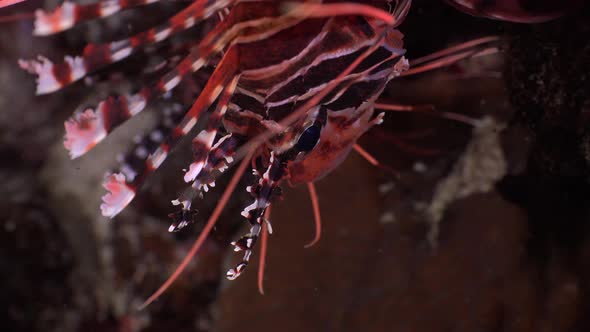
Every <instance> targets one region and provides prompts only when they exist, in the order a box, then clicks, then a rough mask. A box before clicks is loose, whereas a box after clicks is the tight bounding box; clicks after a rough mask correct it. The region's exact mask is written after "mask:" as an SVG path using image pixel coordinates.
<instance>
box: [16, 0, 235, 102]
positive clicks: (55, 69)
mask: <svg viewBox="0 0 590 332" xmlns="http://www.w3.org/2000/svg"><path fill="white" fill-rule="evenodd" d="M234 1H235V0H219V1H211V0H197V1H195V2H194V3H193V4H192V5H190V6H188V7H187V8H185V9H183V10H182V11H180V12H179V13H178V14H176V15H174V16H173V17H172V18H170V19H169V20H168V21H167V22H166V23H164V24H161V25H159V26H157V27H155V28H151V29H149V30H146V31H143V32H140V33H138V34H136V35H134V36H132V37H129V38H125V39H121V40H117V41H114V42H110V43H104V44H88V45H87V46H86V47H85V48H84V51H83V52H82V55H80V56H71V55H67V56H65V57H64V61H63V62H59V63H53V62H51V61H50V60H49V59H47V58H45V57H43V56H39V57H38V58H37V59H36V60H19V65H20V66H21V67H22V68H23V69H25V70H27V71H29V72H30V73H32V74H35V75H37V76H38V78H37V94H38V95H42V94H47V93H52V92H55V91H58V90H59V89H62V88H63V87H65V86H67V85H69V84H72V83H74V82H76V81H78V80H80V79H81V78H83V77H84V76H86V75H87V74H89V73H91V72H94V71H97V70H99V69H101V68H103V67H105V66H107V65H109V64H112V63H115V62H118V61H121V60H122V59H125V58H127V57H129V56H130V55H132V54H133V53H134V52H137V50H139V49H140V48H141V47H144V46H146V45H150V44H155V43H159V42H161V41H163V40H165V39H167V38H169V37H170V36H172V35H173V34H176V33H178V32H181V31H184V30H186V29H189V28H191V27H193V26H194V25H195V24H196V23H197V22H199V21H202V20H204V19H207V18H209V17H210V16H211V15H213V14H214V13H216V12H218V11H219V10H221V9H223V8H225V7H226V6H228V5H230V4H231V3H232V2H234ZM223 28H225V27H224V26H223V24H221V25H219V26H217V27H216V28H215V29H214V30H213V31H212V32H215V34H219V32H220V31H223V30H222V29H223Z"/></svg>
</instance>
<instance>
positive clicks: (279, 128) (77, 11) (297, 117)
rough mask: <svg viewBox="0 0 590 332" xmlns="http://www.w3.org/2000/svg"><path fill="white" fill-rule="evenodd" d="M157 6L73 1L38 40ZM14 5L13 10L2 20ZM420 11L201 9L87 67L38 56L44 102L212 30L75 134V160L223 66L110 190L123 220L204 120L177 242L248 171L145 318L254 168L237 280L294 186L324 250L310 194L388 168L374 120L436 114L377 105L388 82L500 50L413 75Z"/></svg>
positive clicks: (474, 50) (379, 7)
mask: <svg viewBox="0 0 590 332" xmlns="http://www.w3.org/2000/svg"><path fill="white" fill-rule="evenodd" d="M157 1H158V0H97V2H94V3H91V4H85V5H81V4H76V3H74V2H70V1H66V2H64V3H62V4H61V5H60V6H59V7H58V8H57V9H55V10H53V11H52V12H45V11H42V10H38V11H37V12H36V13H35V16H36V17H35V26H34V34H35V35H39V36H44V35H51V34H56V33H59V32H62V31H65V30H68V29H71V28H74V27H76V26H77V25H78V24H80V23H83V22H85V21H88V20H92V19H99V18H105V17H107V16H111V15H114V14H116V13H118V12H121V11H123V10H127V9H131V8H134V7H138V6H145V5H149V4H152V3H154V2H157ZM16 2H18V1H14V0H3V1H1V2H0V7H1V6H2V4H3V5H9V4H12V3H16ZM410 7H411V0H397V1H391V0H389V1H384V0H365V1H336V0H324V1H320V0H306V1H303V0H301V1H281V0H192V1H187V4H186V7H185V8H184V9H182V10H180V11H179V12H178V13H177V14H175V15H174V16H172V17H171V18H170V19H168V21H166V22H165V23H163V24H160V25H158V26H155V27H152V28H150V29H148V30H145V31H142V32H140V33H137V34H135V35H132V36H131V37H127V38H123V39H119V40H116V41H112V42H109V43H102V44H88V45H87V46H86V47H85V48H84V51H83V52H82V54H80V55H73V56H69V55H68V56H65V57H64V59H63V61H60V62H52V61H50V60H49V59H47V58H45V57H42V56H39V57H38V59H36V60H28V61H24V60H21V61H20V66H21V67H22V68H24V69H26V70H28V71H29V72H31V73H32V74H35V75H36V76H37V94H48V93H52V92H55V91H57V90H60V89H63V88H65V87H67V86H68V85H70V84H72V83H74V82H76V81H79V80H81V79H83V78H84V77H86V76H87V75H89V74H91V73H94V72H96V71H100V70H102V69H104V68H106V67H107V66H109V65H110V64H113V63H116V62H118V61H121V60H123V59H125V58H128V57H130V56H132V55H133V54H135V53H137V51H138V50H141V49H144V48H145V47H148V46H152V45H155V44H157V43H160V42H162V41H164V40H167V39H169V38H171V37H172V36H174V35H176V34H179V33H181V32H183V31H185V30H187V29H190V28H191V27H193V26H195V25H196V24H198V23H199V22H203V21H211V22H213V23H214V25H213V28H212V29H211V30H210V31H208V32H207V33H206V34H205V35H204V37H203V38H197V39H196V40H193V41H192V42H191V44H190V45H189V46H190V47H189V49H190V51H189V52H187V54H185V56H184V57H183V58H182V59H181V60H179V61H177V62H176V63H174V66H173V68H171V69H170V70H169V71H168V72H167V73H166V74H165V75H163V76H162V77H161V78H160V79H159V80H157V81H155V82H153V83H149V84H146V85H144V86H143V87H141V88H140V89H139V90H138V91H137V92H135V93H130V94H127V95H112V96H109V97H108V98H105V99H104V100H102V101H100V102H99V103H98V104H97V105H96V106H95V107H88V108H86V109H84V110H83V111H82V112H79V113H77V114H75V115H74V116H73V117H72V118H71V119H69V120H68V121H67V122H66V123H65V129H66V134H65V143H64V145H65V147H66V148H67V149H68V151H69V154H70V156H71V157H72V158H77V157H79V156H81V155H83V154H85V153H87V152H88V151H89V150H91V149H92V148H93V147H94V146H96V145H97V144H99V143H100V142H101V141H102V140H103V139H104V138H105V137H106V136H107V135H109V133H111V132H112V131H113V130H115V129H116V128H117V127H118V126H120V125H122V124H123V123H124V122H125V121H126V120H128V119H130V118H131V117H133V116H135V115H137V114H139V113H141V112H142V111H143V110H144V109H146V106H147V105H148V104H150V103H152V102H154V101H155V100H156V99H158V98H161V97H162V96H164V95H166V94H169V93H170V92H171V91H173V90H174V89H177V88H181V87H182V86H183V85H185V84H188V83H187V82H188V81H189V80H188V79H187V78H190V77H191V75H193V74H194V73H198V72H203V71H204V68H205V67H206V66H209V67H214V70H213V71H212V73H210V75H209V76H208V79H207V82H206V84H205V85H204V87H203V88H202V90H201V91H200V93H199V95H198V98H196V100H194V103H193V104H192V106H190V107H187V109H185V110H183V111H182V112H181V114H180V115H179V114H178V112H176V113H175V112H169V113H166V114H164V115H163V116H162V117H161V121H160V123H159V125H158V126H157V127H156V128H155V129H154V130H153V131H152V132H151V133H149V134H148V135H146V136H145V137H144V138H143V139H142V140H141V142H140V144H138V145H137V146H136V148H135V149H134V150H132V151H131V152H130V153H129V154H128V155H126V156H125V157H124V158H123V159H122V163H121V165H120V167H119V170H118V171H117V172H113V173H112V174H108V175H107V176H106V177H105V182H104V187H105V188H106V189H107V191H108V193H107V194H106V195H104V196H103V203H102V205H101V210H102V214H103V215H104V216H106V217H109V218H113V217H115V216H116V215H117V214H118V213H119V212H121V211H122V210H123V209H124V208H125V207H126V206H127V205H128V204H129V203H130V202H131V201H132V200H133V198H134V197H135V195H136V192H137V191H138V189H139V188H140V187H141V186H142V184H143V183H144V182H145V180H146V178H147V177H148V176H149V175H150V174H152V173H153V172H155V171H156V170H157V169H158V168H159V167H160V166H161V165H162V163H164V161H165V160H166V158H168V156H169V154H170V153H171V152H172V150H173V149H174V147H175V146H176V145H177V144H178V143H179V141H180V140H181V139H182V138H183V137H185V136H187V135H190V133H191V131H192V129H193V128H194V127H195V125H196V124H197V121H198V120H199V119H200V118H201V117H203V115H204V114H205V113H208V120H207V123H206V127H205V129H204V130H202V131H201V132H199V133H198V134H197V135H196V136H194V138H193V139H192V156H193V162H192V163H191V164H190V166H189V167H188V169H187V170H186V173H185V174H184V180H185V181H186V182H187V183H189V184H190V185H189V187H188V188H187V189H186V190H185V191H184V192H183V193H181V194H180V196H179V197H178V198H177V199H175V200H173V201H172V203H173V204H174V205H175V206H178V209H179V210H178V211H177V212H176V213H173V214H172V215H171V216H172V218H173V222H172V224H171V226H170V228H169V231H170V232H176V231H179V230H180V229H182V228H184V227H185V226H187V225H188V224H189V223H190V222H191V221H192V220H193V216H194V213H195V212H194V210H193V208H192V207H193V200H194V199H195V198H196V197H197V196H199V195H202V194H203V192H207V191H208V190H209V188H210V187H214V186H215V180H216V179H217V178H218V177H219V176H220V174H222V173H223V172H224V171H225V170H226V169H228V168H229V167H231V166H232V165H234V164H237V163H238V161H239V165H238V166H237V169H236V171H235V173H234V175H233V178H232V179H231V181H230V182H229V184H228V185H227V187H226V188H225V191H224V193H223V196H222V198H221V199H220V200H219V202H218V204H217V206H216V208H215V210H214V211H213V213H212V215H211V216H210V217H209V220H208V221H207V223H206V225H205V227H204V229H203V230H202V232H201V233H200V235H199V236H198V239H197V240H196V241H195V243H194V245H193V247H192V248H191V250H190V252H189V253H188V255H187V256H186V257H185V259H184V260H183V261H182V263H181V264H180V265H179V267H178V268H177V269H176V271H175V272H174V273H173V275H172V276H170V278H169V279H168V280H167V281H166V282H165V283H164V284H163V285H162V286H161V288H160V289H159V290H158V291H157V292H156V293H155V294H154V295H152V296H151V297H150V298H149V299H148V300H147V301H146V302H145V303H144V305H143V306H146V305H148V304H149V303H151V302H152V301H153V300H154V299H156V298H157V297H158V296H159V295H160V294H162V292H163V291H164V290H165V289H166V288H167V287H169V286H170V284H171V283H172V282H173V281H174V280H175V279H176V278H177V277H178V276H179V274H180V273H181V271H182V270H183V269H184V268H185V267H186V265H187V264H188V262H189V261H190V259H191V258H192V257H193V256H194V255H195V253H196V252H197V250H199V247H200V246H201V245H202V244H203V242H204V240H205V238H206V237H207V236H208V234H209V233H210V232H211V230H212V228H213V226H214V225H215V223H216V221H217V219H218V217H219V215H220V212H221V210H222V209H223V207H224V205H225V204H226V202H227V201H228V199H229V196H230V195H231V193H232V192H233V191H234V189H235V187H236V185H237V183H238V180H239V179H240V177H241V176H242V175H243V174H244V172H245V171H246V170H247V169H249V168H250V169H251V170H252V172H253V174H254V176H255V177H256V182H255V183H254V184H252V185H251V186H249V187H247V188H246V190H247V191H248V192H249V193H250V194H251V195H252V197H253V202H252V203H251V204H250V205H248V206H247V207H245V208H244V210H243V212H242V216H243V217H244V218H245V219H246V220H247V221H248V223H249V226H250V229H249V232H248V233H247V234H246V235H244V236H242V237H241V238H240V239H239V240H237V241H235V242H232V245H233V246H234V250H235V251H238V252H243V258H242V260H241V262H240V263H239V264H237V265H236V266H235V267H234V268H232V269H230V270H229V271H228V272H227V278H228V279H230V280H233V279H236V278H237V277H238V276H240V274H242V273H243V272H244V269H245V268H246V266H247V265H248V262H249V261H250V258H251V254H252V250H253V248H254V246H255V244H256V243H257V241H258V238H259V237H261V238H262V241H261V242H263V245H262V247H263V250H262V252H261V259H264V248H265V241H266V235H267V233H271V227H270V226H271V225H270V221H269V219H268V217H269V211H270V206H271V204H272V201H273V199H274V198H275V197H276V196H279V195H280V187H279V186H280V184H281V183H282V182H283V181H284V180H287V181H288V182H289V183H290V184H292V185H297V184H303V183H305V184H307V186H308V188H309V191H310V194H311V197H312V201H313V206H314V212H315V213H314V215H315V217H316V218H315V219H316V237H315V238H314V240H313V241H312V243H310V245H312V244H314V243H315V242H317V240H318V239H319V236H320V230H321V228H320V217H319V207H318V205H317V199H316V193H315V188H314V184H313V182H314V181H316V180H318V179H320V178H322V177H323V176H325V175H326V174H328V173H329V172H330V171H331V170H333V169H334V168H336V167H337V166H338V165H339V164H340V163H341V162H342V161H343V160H344V159H345V158H346V156H347V155H348V154H349V152H350V151H351V150H355V151H357V152H358V153H360V154H361V155H362V156H364V157H365V158H366V159H367V160H368V161H369V162H371V163H372V164H374V165H376V166H379V165H380V164H379V162H378V161H377V160H376V159H375V158H374V157H373V156H371V155H370V154H368V153H367V152H366V151H365V150H364V149H363V148H362V147H360V146H359V145H357V144H356V141H357V140H358V139H359V137H360V136H361V135H363V134H364V133H365V132H366V131H367V130H369V129H370V128H371V127H373V126H375V125H378V124H380V123H381V122H382V119H383V116H384V113H383V112H377V111H376V110H377V109H382V110H390V111H416V112H423V111H425V112H430V113H432V112H433V110H423V109H419V108H413V107H412V106H406V105H393V104H384V103H379V102H378V98H379V96H380V95H381V94H382V92H383V91H384V89H385V87H386V85H387V83H388V82H389V81H391V80H392V79H394V78H396V77H400V76H405V75H410V74H416V73H420V72H424V71H428V70H431V69H435V68H439V67H442V66H446V65H449V64H451V63H455V62H457V61H459V60H462V59H465V58H468V57H472V56H476V55H479V54H483V53H485V52H487V51H489V50H490V48H492V49H494V46H493V44H494V43H495V42H497V40H498V38H496V37H486V38H480V39H477V40H474V41H470V42H467V43H464V44H460V45H458V46H455V47H452V48H449V49H446V50H443V51H439V52H437V53H434V54H431V55H429V56H426V57H424V58H420V59H416V60H414V61H412V62H409V61H408V60H407V59H406V58H405V57H404V54H405V49H404V43H403V35H402V33H401V32H400V31H399V30H398V29H397V28H398V26H399V25H400V24H401V23H402V22H403V20H404V18H405V17H406V15H407V13H408V11H409V9H410ZM440 114H441V116H444V114H442V113H440ZM455 119H457V117H455ZM465 121H467V122H469V121H468V120H465ZM469 123H470V122H469Z"/></svg>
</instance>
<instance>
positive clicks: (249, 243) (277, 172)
mask: <svg viewBox="0 0 590 332" xmlns="http://www.w3.org/2000/svg"><path fill="white" fill-rule="evenodd" d="M286 168H287V164H286V163H284V162H282V161H281V159H280V158H278V157H277V156H276V155H275V153H274V151H271V153H270V160H269V162H268V168H267V169H266V171H265V172H264V173H263V174H260V173H259V172H258V171H256V170H255V171H254V175H256V176H257V177H258V182H257V183H256V184H255V185H253V186H248V187H247V188H246V190H247V191H248V192H250V194H252V196H253V197H254V202H253V203H252V204H250V205H249V206H247V207H246V208H244V211H242V216H243V217H244V218H246V219H247V220H248V222H249V223H250V232H248V234H246V235H244V236H242V237H241V238H240V239H239V240H237V241H234V242H232V245H233V246H234V251H236V252H238V251H243V252H244V256H243V258H242V261H241V262H240V263H238V264H237V265H236V266H235V267H234V268H232V269H230V270H229V271H227V273H226V277H227V279H229V280H234V279H236V278H238V277H239V276H240V275H241V274H242V272H244V270H245V269H246V267H247V266H248V263H249V261H250V256H251V255H252V249H253V248H254V245H255V244H256V241H257V240H258V237H259V235H260V231H261V229H262V224H263V223H265V222H267V220H265V218H264V214H265V212H266V209H267V208H268V207H269V206H270V203H271V200H272V198H273V196H274V195H273V194H275V192H276V191H277V190H278V188H279V187H278V185H279V183H280V181H281V180H282V179H283V178H284V176H285V175H286ZM268 226H270V224H268ZM270 229H271V228H270V227H269V233H270V232H271V231H270Z"/></svg>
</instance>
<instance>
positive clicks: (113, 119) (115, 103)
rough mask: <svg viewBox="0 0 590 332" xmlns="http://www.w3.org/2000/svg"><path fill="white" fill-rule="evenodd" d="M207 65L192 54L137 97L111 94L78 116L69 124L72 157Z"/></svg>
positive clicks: (143, 89) (87, 148)
mask: <svg viewBox="0 0 590 332" xmlns="http://www.w3.org/2000/svg"><path fill="white" fill-rule="evenodd" d="M205 64H206V61H205V59H204V58H203V57H200V56H199V53H198V52H191V53H190V54H189V55H188V56H186V57H185V58H184V59H183V60H182V61H181V62H180V63H179V64H178V65H177V66H176V67H175V68H174V69H173V70H171V71H169V72H168V73H167V74H166V75H164V77H162V78H161V79H160V80H159V81H158V82H156V83H155V84H152V85H148V86H144V87H142V88H141V89H140V90H139V92H137V93H134V94H128V95H125V96H116V95H111V96H109V97H107V98H106V99H104V100H102V101H100V102H99V103H98V104H97V106H96V107H89V108H87V109H86V110H84V112H82V113H78V114H74V116H72V118H70V119H69V120H67V121H66V123H65V128H66V135H65V141H64V146H65V147H66V149H68V151H69V153H70V157H71V158H77V157H79V156H81V155H83V154H85V153H86V152H88V151H89V150H90V149H92V148H93V147H94V146H95V145H97V144H98V143H100V142H101V141H102V140H103V139H104V138H105V137H106V136H107V135H108V134H109V133H110V132H112V131H113V130H114V129H115V128H117V127H118V126H119V125H121V124H122V123H124V122H125V121H126V120H128V119H130V118H131V117H133V116H135V115H136V114H138V113H140V112H142V111H143V110H144V109H145V107H146V106H147V105H148V104H149V103H150V102H152V101H154V100H155V99H156V98H158V97H160V96H161V95H163V94H165V93H167V92H170V91H172V90H173V89H174V88H176V87H177V86H178V85H179V84H181V82H182V80H183V79H184V78H185V77H186V76H187V75H188V74H191V73H192V72H196V71H198V70H200V69H201V68H202V67H203V66H204V65H205Z"/></svg>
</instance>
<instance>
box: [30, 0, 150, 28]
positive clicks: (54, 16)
mask: <svg viewBox="0 0 590 332" xmlns="http://www.w3.org/2000/svg"><path fill="white" fill-rule="evenodd" d="M157 1H160V0H99V1H97V2H95V3H91V4H87V5H81V4H77V3H74V2H71V1H67V0H66V1H64V2H63V3H62V4H61V5H59V6H58V7H57V8H56V9H54V10H53V11H52V12H46V11H44V10H41V9H38V10H37V11H35V28H34V31H33V34H34V35H35V36H47V35H52V34H55V33H58V32H62V31H65V30H68V29H70V28H72V27H74V26H75V25H77V24H78V23H80V22H84V21H88V20H93V19H97V18H102V17H108V16H111V15H113V14H116V13H118V12H120V11H122V10H125V9H129V8H133V7H138V6H145V5H149V4H152V3H155V2H157Z"/></svg>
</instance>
